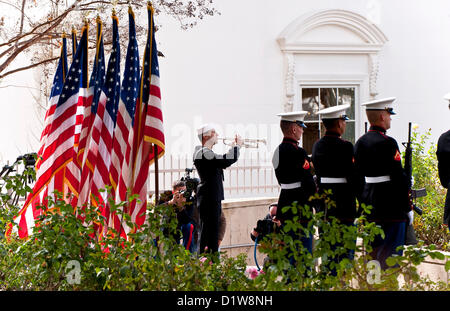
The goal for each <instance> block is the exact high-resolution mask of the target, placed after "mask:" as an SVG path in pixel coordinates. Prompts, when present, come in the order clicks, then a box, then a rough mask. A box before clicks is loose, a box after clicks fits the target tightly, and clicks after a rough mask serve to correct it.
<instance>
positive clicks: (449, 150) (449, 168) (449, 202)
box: [436, 93, 450, 226]
mask: <svg viewBox="0 0 450 311" xmlns="http://www.w3.org/2000/svg"><path fill="white" fill-rule="evenodd" d="M444 98H445V99H446V100H448V101H449V102H450V93H449V94H447V95H446V96H445V97H444ZM448 108H449V109H450V103H449V106H448ZM436 155H437V159H438V171H439V179H440V181H441V184H442V187H444V188H446V189H447V197H446V199H445V207H444V221H443V222H444V224H445V225H447V226H449V224H450V194H449V191H448V189H449V188H450V130H449V131H447V132H445V133H443V134H442V135H441V136H440V137H439V140H438V144H437V150H436Z"/></svg>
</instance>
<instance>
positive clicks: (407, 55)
mask: <svg viewBox="0 0 450 311" xmlns="http://www.w3.org/2000/svg"><path fill="white" fill-rule="evenodd" d="M215 5H216V7H217V9H218V10H219V11H220V12H221V15H219V16H214V17H206V18H205V19H204V20H203V21H199V23H198V25H197V26H196V27H195V28H193V29H191V30H188V31H183V30H181V29H180V27H179V24H178V22H177V21H176V20H174V19H173V18H171V17H167V16H163V15H160V16H157V17H156V18H157V23H158V24H161V25H162V27H161V29H160V31H158V33H157V41H158V48H159V50H160V51H162V52H163V53H164V55H165V57H164V58H160V74H161V90H162V105H163V113H164V126H165V134H166V154H167V155H170V154H173V155H175V156H177V155H184V154H191V152H192V150H193V147H194V145H195V144H197V138H196V136H195V129H196V128H197V127H198V126H199V125H200V124H202V123H206V122H214V123H216V124H217V126H218V130H219V132H220V133H223V134H225V135H226V136H230V135H233V134H234V132H235V131H236V130H237V131H238V132H239V133H240V134H241V135H242V136H245V137H249V138H256V137H259V138H266V139H267V140H268V146H267V148H261V150H260V152H261V153H269V154H270V153H271V152H272V151H273V150H274V149H275V147H276V146H277V145H278V144H279V141H280V139H281V134H280V131H279V128H278V119H277V117H276V114H277V113H279V112H281V111H283V105H284V103H285V101H286V96H285V95H286V83H285V82H286V81H285V80H286V60H285V59H284V56H283V53H282V51H281V50H280V46H279V44H278V42H277V38H278V36H279V35H280V33H281V32H282V31H283V30H284V29H285V28H286V27H287V26H288V25H289V24H290V23H291V22H292V21H294V20H296V19H297V18H298V17H300V16H301V15H303V14H308V13H310V12H312V11H320V10H329V9H341V10H347V11H351V12H354V13H357V14H360V15H362V16H364V17H366V18H368V19H370V20H372V21H373V22H374V23H375V25H376V26H377V27H379V28H380V29H381V31H382V32H383V33H384V34H385V35H386V37H387V38H388V41H387V43H386V44H385V45H384V47H383V48H382V50H381V53H380V67H379V72H378V80H377V89H378V95H377V98H382V97H388V96H396V97H397V101H396V103H397V104H398V106H397V109H396V110H397V112H398V115H397V116H394V118H393V119H394V122H393V123H392V129H391V130H390V131H389V132H388V133H389V135H391V136H393V137H395V138H396V139H397V141H398V142H401V141H404V140H405V139H406V130H407V122H408V121H412V122H414V123H418V124H419V126H420V128H421V129H422V130H424V129H427V128H432V130H433V132H432V134H433V140H434V141H437V138H438V136H439V134H440V133H442V132H443V131H444V130H447V129H448V124H449V120H450V113H449V111H448V107H447V106H448V105H447V104H446V103H445V102H444V101H443V99H442V97H443V95H444V94H446V93H447V92H450V74H449V71H450V57H449V55H450V1H446V0H433V1H432V2H430V1H424V0H423V1H422V0H395V1H387V0H339V1H337V0H334V1H333V0H316V1H309V0H279V1H266V0H245V1H243V0H226V1H224V0H222V1H220V0H216V1H215ZM139 23H141V24H143V25H146V23H147V20H141V21H139ZM324 32H325V33H328V35H329V37H330V38H333V37H336V38H337V37H338V36H341V39H342V38H343V36H347V37H345V38H346V40H348V41H349V42H350V41H352V40H357V39H358V38H356V37H354V36H352V35H351V34H349V33H345V34H344V33H340V34H339V33H338V32H339V30H338V29H335V28H332V27H329V26H325V27H324V28H322V29H317V30H314V31H312V32H310V33H309V34H308V35H307V37H306V38H309V39H311V40H312V39H314V38H315V35H317V34H323V33H324ZM123 49H124V50H125V48H124V47H123ZM337 59H338V60H337ZM349 60H350V57H349V56H347V55H334V56H330V57H329V58H328V59H325V60H324V59H323V58H319V57H317V56H315V55H309V56H306V57H302V58H300V59H298V64H297V69H296V70H300V68H301V69H302V71H301V72H309V73H313V72H315V73H316V74H319V75H320V74H327V73H328V72H330V71H336V74H349V75H353V76H358V75H359V76H360V77H362V79H363V80H364V79H366V80H364V81H365V82H364V83H363V85H367V83H368V82H367V79H368V78H367V74H368V72H367V70H368V67H367V66H368V64H367V62H366V61H367V56H364V55H360V56H357V57H351V61H349ZM24 76H25V78H27V77H28V78H30V79H31V76H32V75H31V74H26V75H24ZM16 77H19V76H16ZM25 78H23V76H20V78H19V79H24V80H21V81H22V82H24V81H25ZM0 96H1V98H2V99H3V104H4V108H3V109H2V114H1V118H2V119H1V120H0V124H2V128H1V131H0V132H1V135H2V137H1V141H2V150H1V152H2V154H1V155H2V159H1V160H3V163H5V162H6V160H10V161H14V160H15V158H16V157H17V156H18V155H19V151H20V152H21V153H25V152H31V151H36V150H37V149H38V148H39V143H38V140H37V139H36V137H37V138H38V137H39V136H40V131H41V130H42V128H41V126H42V125H41V124H42V120H39V117H38V116H37V114H36V113H35V112H32V113H30V112H31V111H32V108H30V107H29V105H30V104H29V103H30V101H29V100H28V99H27V98H31V97H30V94H27V92H26V91H20V92H17V90H16V89H14V88H8V89H0ZM360 97H361V98H360V100H361V101H364V100H365V99H367V98H368V97H369V90H368V88H367V87H366V86H364V87H363V88H362V89H361V90H360ZM15 98H16V99H15ZM13 102H14V106H12V104H11V103H13ZM12 107H14V108H12ZM297 108H298V107H297ZM11 109H12V110H11ZM361 116H362V117H364V113H363V112H361ZM40 118H42V116H41V117H40ZM360 122H362V123H360V125H359V128H360V129H361V126H363V120H360ZM23 123H26V124H27V126H26V127H23V126H22V125H21V124H23ZM25 129H26V130H25ZM221 150H224V148H222V146H218V147H217V151H221ZM243 156H249V153H248V151H247V152H245V153H244V155H243Z"/></svg>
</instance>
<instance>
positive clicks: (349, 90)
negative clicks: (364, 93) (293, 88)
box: [301, 86, 356, 154]
mask: <svg viewBox="0 0 450 311" xmlns="http://www.w3.org/2000/svg"><path fill="white" fill-rule="evenodd" d="M301 94H302V110H304V111H308V112H309V113H308V115H306V117H305V123H306V126H307V128H305V129H304V132H303V139H302V141H303V148H304V149H305V150H306V152H307V153H308V154H311V153H312V147H313V145H314V143H315V142H316V141H317V140H319V139H320V138H321V137H323V135H325V127H324V126H323V123H322V122H321V118H320V116H318V115H317V114H316V113H317V112H318V111H320V110H322V109H325V108H328V107H333V106H338V105H346V104H349V105H350V108H349V109H347V111H346V114H347V116H348V118H349V120H348V121H347V127H346V130H345V133H344V135H343V136H342V138H343V139H345V140H348V141H350V142H352V143H353V144H354V143H355V96H356V95H355V94H356V87H351V86H349V87H309V86H308V87H302V88H301Z"/></svg>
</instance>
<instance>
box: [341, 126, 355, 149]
mask: <svg viewBox="0 0 450 311" xmlns="http://www.w3.org/2000/svg"><path fill="white" fill-rule="evenodd" d="M342 138H343V139H345V140H348V141H350V142H351V143H352V144H355V122H354V121H347V126H346V127H345V133H344V135H342Z"/></svg>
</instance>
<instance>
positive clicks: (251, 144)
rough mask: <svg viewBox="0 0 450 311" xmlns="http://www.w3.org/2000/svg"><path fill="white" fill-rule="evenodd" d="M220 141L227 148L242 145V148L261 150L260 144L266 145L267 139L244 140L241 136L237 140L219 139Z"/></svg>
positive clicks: (237, 136) (236, 137)
mask: <svg viewBox="0 0 450 311" xmlns="http://www.w3.org/2000/svg"><path fill="white" fill-rule="evenodd" d="M218 139H219V140H221V141H222V143H223V144H225V145H227V146H233V145H235V144H238V145H241V147H245V148H259V144H266V140H265V139H249V138H244V139H242V138H241V137H240V136H239V135H236V136H235V138H229V137H219V138H218ZM239 143H240V144H239Z"/></svg>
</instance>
